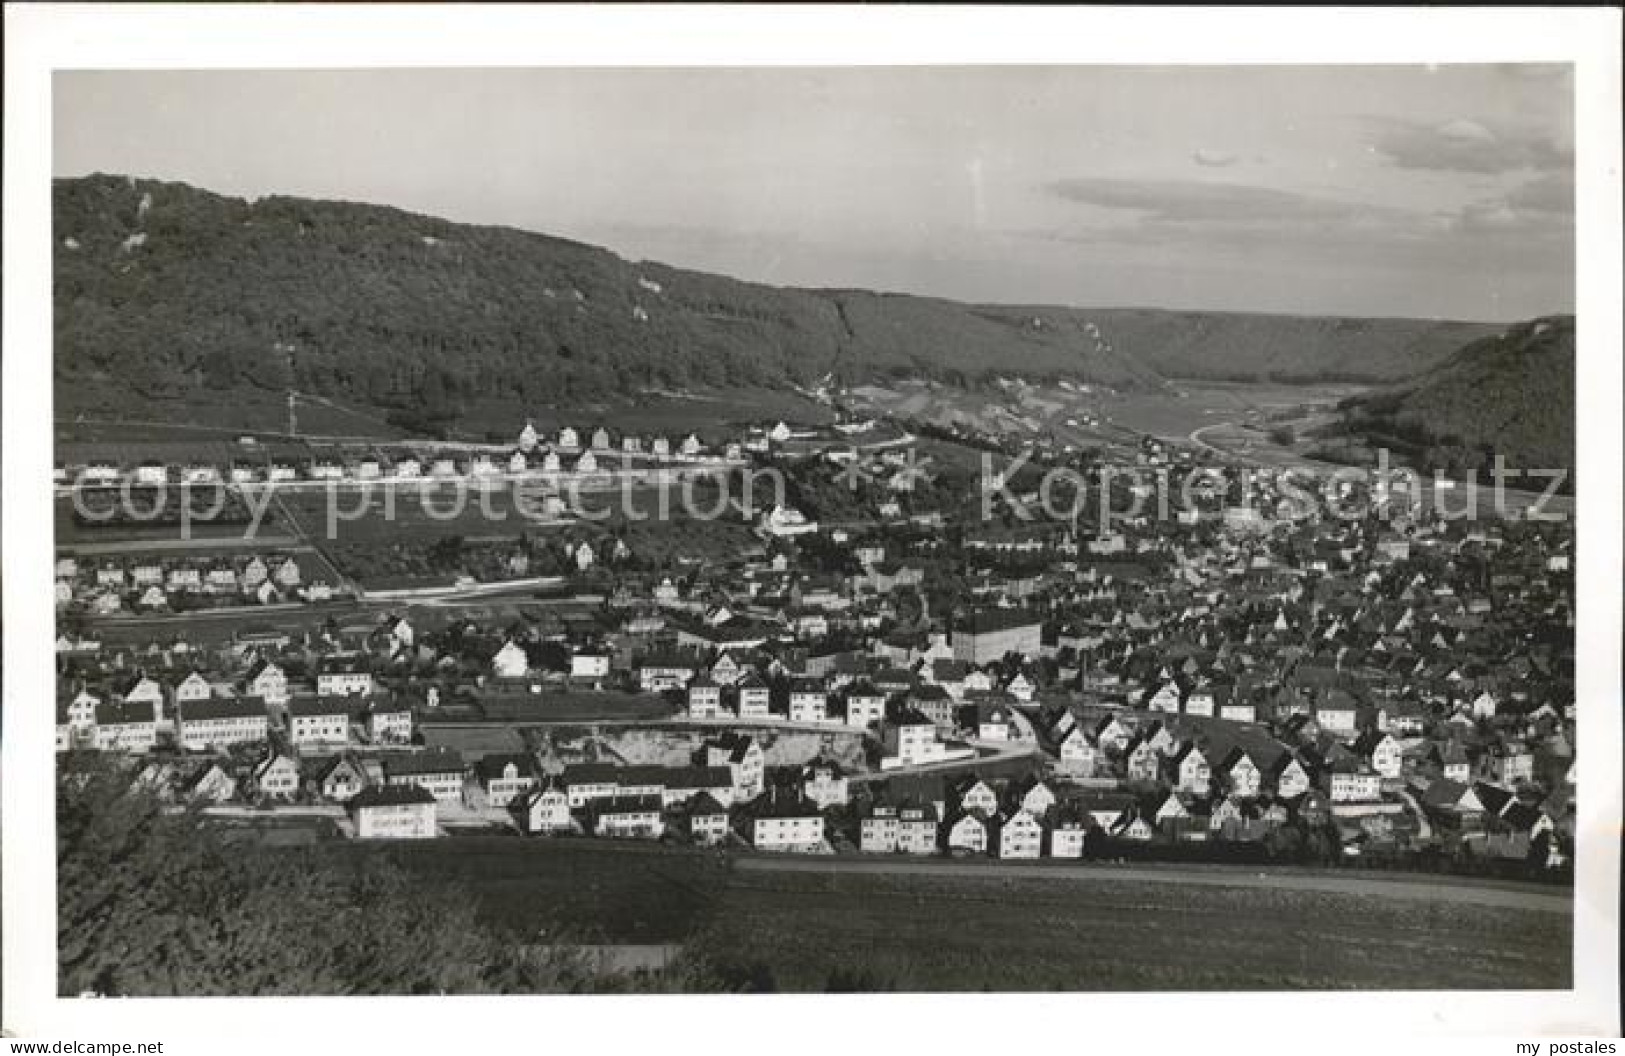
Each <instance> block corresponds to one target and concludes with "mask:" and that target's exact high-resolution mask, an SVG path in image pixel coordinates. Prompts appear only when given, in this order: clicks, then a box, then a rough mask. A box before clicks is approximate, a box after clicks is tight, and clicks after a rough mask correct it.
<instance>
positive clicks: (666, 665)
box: [638, 657, 694, 693]
mask: <svg viewBox="0 0 1625 1056" xmlns="http://www.w3.org/2000/svg"><path fill="white" fill-rule="evenodd" d="M693 677H694V664H693V663H691V662H689V661H687V660H682V659H678V658H674V657H649V658H646V659H645V660H644V661H643V662H642V663H641V664H640V665H639V666H638V685H639V687H640V688H641V689H642V690H643V692H645V693H663V692H665V691H666V690H668V689H683V688H685V687H687V685H688V683H689V680H690V679H692V678H693Z"/></svg>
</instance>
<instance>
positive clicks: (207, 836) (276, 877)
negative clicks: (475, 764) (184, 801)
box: [57, 753, 720, 996]
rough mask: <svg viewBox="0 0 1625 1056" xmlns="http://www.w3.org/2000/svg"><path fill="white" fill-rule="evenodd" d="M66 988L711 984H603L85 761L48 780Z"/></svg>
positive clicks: (394, 881) (390, 885) (382, 871)
mask: <svg viewBox="0 0 1625 1056" xmlns="http://www.w3.org/2000/svg"><path fill="white" fill-rule="evenodd" d="M57 896H58V915H57V950H58V959H59V963H58V969H59V972H58V980H59V988H60V992H61V993H62V994H63V995H65V996H66V995H78V994H82V993H87V992H90V993H97V994H103V995H108V996H116V995H154V996H157V995H184V996H204V995H232V994H235V995H245V994H256V995H258V994H266V995H294V994H307V995H318V994H322V995H340V996H342V995H356V994H439V993H493V992H536V991H584V990H592V989H597V988H600V985H601V984H603V985H607V986H609V987H610V988H613V989H627V990H639V989H645V988H647V989H657V990H684V989H717V988H718V987H719V985H720V984H719V983H718V982H717V981H716V978H715V977H714V975H712V974H711V973H710V972H709V971H708V970H707V969H706V967H705V966H704V965H702V964H698V963H696V962H690V961H685V962H683V963H682V964H681V965H680V966H679V967H678V968H677V969H674V970H672V971H668V972H664V973H656V974H655V975H653V976H650V977H647V978H641V977H640V978H631V979H617V980H610V981H608V982H607V983H604V981H602V980H600V979H599V978H598V977H596V976H594V975H592V974H591V973H590V972H588V971H586V970H585V968H583V967H582V966H581V965H579V964H577V963H575V962H574V961H573V960H572V959H571V958H570V957H569V956H568V955H567V954H563V953H558V952H556V947H552V946H549V947H545V948H543V949H541V950H539V951H537V950H532V951H531V952H528V953H526V952H522V951H523V950H524V947H523V946H522V945H521V944H519V943H514V942H512V941H499V940H498V939H497V938H495V936H494V935H493V934H492V933H491V932H490V931H489V930H488V929H487V928H485V927H484V926H482V925H481V924H480V922H479V921H478V920H477V919H476V917H475V915H474V908H473V906H472V905H471V903H470V902H469V901H468V900H467V899H466V898H459V897H457V896H456V895H455V894H452V893H450V892H444V891H442V890H440V889H438V888H435V887H431V886H429V885H427V884H423V883H419V882H417V881H416V880H415V879H414V878H413V876H412V875H411V874H409V873H407V872H405V871H404V870H402V869H401V868H400V867H399V866H397V865H395V864H394V863H393V862H391V861H390V860H389V859H388V858H385V857H382V856H377V855H367V856H351V855H340V854H335V853H334V852H333V850H332V849H331V848H322V847H315V848H306V849H302V850H300V851H298V852H296V853H292V854H290V853H288V852H287V851H286V850H285V849H281V850H278V851H276V852H274V853H272V852H270V851H268V850H264V849H261V848H258V847H256V846H255V845H253V844H252V843H248V842H242V841H237V842H234V843H233V844H231V845H230V846H227V845H226V844H225V843H224V842H223V841H222V839H221V838H220V835H219V833H218V831H217V830H215V829H213V828H211V827H210V826H209V824H208V823H207V822H206V821H205V820H204V819H203V818H202V816H201V815H199V814H197V813H195V812H191V811H189V812H187V813H183V814H179V815H170V814H165V813H163V812H162V810H161V809H160V807H159V803H158V800H157V798H156V797H155V796H154V795H153V794H152V793H150V792H148V791H145V790H143V789H140V788H137V787H135V786H134V785H133V782H132V775H131V773H130V771H129V770H127V769H125V768H122V767H120V766H119V765H117V764H114V763H111V762H109V761H107V760H106V759H105V758H104V757H100V756H97V755H95V754H94V753H86V754H82V755H81V754H78V753H74V754H70V755H68V756H65V757H63V759H62V760H61V763H60V766H59V770H58V779H57Z"/></svg>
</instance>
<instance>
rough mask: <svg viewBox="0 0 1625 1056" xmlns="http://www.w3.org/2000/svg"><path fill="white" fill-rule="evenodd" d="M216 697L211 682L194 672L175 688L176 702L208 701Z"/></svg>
mask: <svg viewBox="0 0 1625 1056" xmlns="http://www.w3.org/2000/svg"><path fill="white" fill-rule="evenodd" d="M212 696H214V687H212V686H210V685H209V680H208V679H206V678H204V677H203V676H202V675H200V674H199V673H197V672H196V671H193V672H192V673H191V674H189V675H187V676H186V677H185V678H183V679H181V681H180V682H179V683H178V684H177V685H176V686H175V701H176V703H182V702H184V701H188V700H208V699H209V698H210V697H212Z"/></svg>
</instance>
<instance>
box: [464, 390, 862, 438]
mask: <svg viewBox="0 0 1625 1056" xmlns="http://www.w3.org/2000/svg"><path fill="white" fill-rule="evenodd" d="M832 417H833V416H832V415H831V413H830V411H829V408H827V407H825V406H823V405H822V404H820V403H817V402H816V401H814V400H811V399H809V398H807V397H805V396H802V395H801V394H799V393H796V392H791V391H785V390H780V389H760V388H741V389H716V390H694V391H685V392H659V391H644V392H640V393H638V394H637V395H636V396H635V397H633V398H631V399H617V400H601V401H596V402H591V401H589V402H581V403H572V404H571V405H570V406H568V407H551V406H538V405H532V404H529V403H526V402H525V401H524V400H522V399H520V398H518V397H498V396H493V397H486V398H480V399H476V400H471V401H469V403H468V406H467V407H466V408H465V410H464V413H463V414H462V415H461V416H459V418H458V420H457V424H456V427H455V428H456V430H457V431H458V432H459V433H461V434H465V435H466V436H468V437H470V438H478V439H498V438H500V439H504V440H505V439H508V438H510V437H513V436H517V435H518V433H519V430H520V429H521V428H522V427H523V426H524V424H525V422H526V421H527V420H529V421H531V422H532V423H534V424H535V426H536V428H537V429H539V430H541V431H542V432H543V433H548V432H550V431H554V430H557V429H559V428H562V427H563V426H566V425H568V426H572V427H574V428H575V429H577V430H581V429H588V430H590V429H595V428H597V427H599V426H603V427H604V428H606V429H608V430H609V431H610V432H611V433H612V434H614V435H615V436H617V437H619V436H621V435H623V434H628V433H630V434H634V435H637V436H641V437H643V438H644V440H645V442H646V443H647V441H648V440H650V439H652V438H653V437H655V436H666V437H680V436H686V435H687V434H688V433H696V434H698V436H699V437H700V439H701V440H704V441H707V442H709V443H717V442H721V441H724V440H737V439H739V438H740V434H742V433H743V432H744V429H745V427H746V426H747V425H749V424H753V423H762V422H767V423H769V424H771V422H774V421H779V420H782V421H784V422H786V423H788V424H790V425H792V426H795V425H807V426H811V425H823V424H826V423H828V422H829V421H831V419H832Z"/></svg>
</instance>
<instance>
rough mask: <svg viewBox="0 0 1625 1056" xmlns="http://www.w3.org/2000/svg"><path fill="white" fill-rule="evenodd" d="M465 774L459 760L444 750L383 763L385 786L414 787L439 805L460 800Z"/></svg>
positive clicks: (461, 761)
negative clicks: (431, 797)
mask: <svg viewBox="0 0 1625 1056" xmlns="http://www.w3.org/2000/svg"><path fill="white" fill-rule="evenodd" d="M466 772H467V768H466V767H465V766H464V765H463V759H462V756H461V755H459V754H458V753H457V752H454V751H450V750H447V749H437V750H434V751H427V752H415V753H413V754H411V755H394V756H390V757H389V758H387V759H385V760H384V784H386V785H390V786H402V785H413V786H416V787H418V788H421V789H423V790H424V791H425V792H427V793H429V794H430V795H431V796H433V797H434V798H435V799H437V800H439V801H440V802H442V803H458V802H460V801H461V800H462V798H463V778H464V775H465V773H466Z"/></svg>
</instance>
